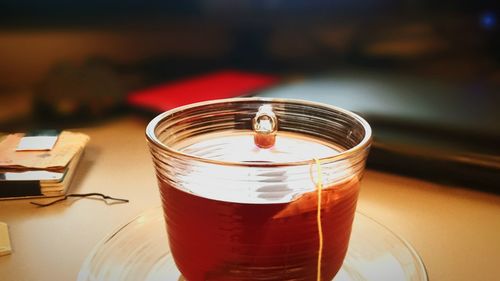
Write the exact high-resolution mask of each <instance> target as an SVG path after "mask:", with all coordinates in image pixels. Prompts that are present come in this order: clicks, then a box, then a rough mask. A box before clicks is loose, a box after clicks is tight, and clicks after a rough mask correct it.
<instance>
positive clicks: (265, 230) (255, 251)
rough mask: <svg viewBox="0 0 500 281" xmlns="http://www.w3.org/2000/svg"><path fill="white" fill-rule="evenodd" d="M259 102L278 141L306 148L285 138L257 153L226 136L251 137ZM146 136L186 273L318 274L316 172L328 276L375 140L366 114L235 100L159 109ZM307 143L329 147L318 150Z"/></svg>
mask: <svg viewBox="0 0 500 281" xmlns="http://www.w3.org/2000/svg"><path fill="white" fill-rule="evenodd" d="M265 104H267V105H271V106H272V109H273V111H274V113H275V114H276V116H277V119H278V121H279V124H278V137H277V140H276V142H277V145H276V147H278V142H280V138H281V139H282V140H283V141H282V143H279V144H283V143H285V141H284V140H285V139H286V138H288V139H294V138H298V139H301V140H303V141H304V142H305V143H306V145H305V146H297V147H298V148H300V149H295V147H293V146H291V147H287V146H285V145H282V146H283V147H282V148H280V149H281V150H280V153H277V154H272V155H271V154H269V155H270V156H269V155H267V154H262V155H267V156H265V157H263V158H258V157H257V158H256V157H254V156H255V155H254V154H252V153H253V152H255V150H256V149H257V148H256V147H254V146H252V144H251V143H250V144H249V143H246V142H244V141H242V143H241V144H240V143H238V142H236V143H235V141H234V139H232V141H230V140H231V139H230V138H229V139H228V137H232V136H242V138H241V139H242V140H248V139H251V136H252V134H253V131H252V118H253V117H254V116H255V114H256V113H257V111H258V109H259V107H261V106H262V105H265ZM146 135H147V138H148V141H149V144H150V149H151V153H152V156H153V162H154V165H155V169H156V173H157V177H158V182H159V187H160V194H161V196H162V203H163V208H164V211H165V220H166V225H167V233H168V237H169V243H170V247H171V250H172V255H173V257H174V260H175V262H176V264H177V266H178V268H179V270H180V271H181V272H182V273H183V275H184V277H185V278H186V279H187V280H189V281H197V280H315V277H316V276H317V275H316V274H317V270H316V265H317V256H318V243H319V241H318V239H319V238H318V228H317V220H316V218H317V217H316V215H317V208H318V201H319V200H318V197H317V193H316V188H317V187H318V184H319V182H318V181H319V179H320V177H318V176H317V172H318V171H321V184H322V186H323V191H322V197H321V202H319V203H321V208H320V209H321V215H322V222H323V223H322V224H323V236H324V252H323V259H322V261H321V265H322V266H321V273H322V276H323V278H322V280H331V279H332V278H333V276H334V275H335V273H336V272H337V271H338V269H339V268H340V266H341V264H342V260H343V258H344V256H345V253H346V250H347V245H348V240H349V236H350V231H351V225H352V220H353V216H354V212H355V207H356V201H357V196H358V190H359V181H360V179H361V176H362V173H363V170H364V165H365V162H366V157H367V154H368V150H369V146H370V142H371V130H370V127H369V125H368V124H367V123H366V121H364V120H363V119H362V118H360V117H359V116H357V115H355V114H353V113H351V112H348V111H345V110H342V109H339V108H336V107H332V106H329V105H324V104H319V103H312V102H307V101H300V100H281V99H261V98H239V99H227V100H219V101H211V102H204V103H199V104H194V105H189V106H185V107H181V108H177V109H174V110H171V111H168V112H165V113H163V114H161V115H159V116H158V117H156V118H155V119H153V120H152V121H151V123H150V124H149V125H148V128H147V131H146ZM246 137H247V138H246ZM206 140H210V142H206ZM219 140H220V141H219ZM307 142H310V143H311V144H313V143H314V144H320V146H324V147H327V148H328V149H329V150H328V149H326V150H325V149H323V150H321V151H322V152H321V153H318V150H315V149H312V148H313V147H314V146H313V145H311V146H307ZM205 143H206V145H205ZM308 147H311V149H308ZM325 151H327V152H326V153H325ZM328 151H330V152H331V153H328ZM259 155H261V154H259ZM318 163H319V165H321V167H318Z"/></svg>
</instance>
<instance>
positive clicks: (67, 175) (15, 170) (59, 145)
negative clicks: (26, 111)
mask: <svg viewBox="0 0 500 281" xmlns="http://www.w3.org/2000/svg"><path fill="white" fill-rule="evenodd" d="M51 137H52V138H53V143H51V142H52V140H51V139H50V138H51ZM88 141H89V137H88V136H87V135H85V134H81V133H74V132H69V131H63V132H61V133H60V134H59V133H58V134H57V135H56V137H55V138H54V136H31V135H29V136H28V135H25V134H11V135H7V136H6V137H4V138H3V139H2V140H0V198H1V199H6V198H21V197H40V196H47V197H49V196H60V195H64V194H65V193H66V191H67V190H68V187H69V185H70V182H71V179H72V178H73V174H74V171H75V169H76V167H77V165H78V163H79V161H80V159H81V156H82V154H83V151H84V149H85V146H86V145H87V143H88ZM51 144H52V145H51ZM37 145H38V147H37Z"/></svg>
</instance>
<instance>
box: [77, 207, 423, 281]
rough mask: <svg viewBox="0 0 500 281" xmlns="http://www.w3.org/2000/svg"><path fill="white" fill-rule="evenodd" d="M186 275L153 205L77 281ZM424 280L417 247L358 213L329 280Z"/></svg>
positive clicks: (105, 245)
mask: <svg viewBox="0 0 500 281" xmlns="http://www.w3.org/2000/svg"><path fill="white" fill-rule="evenodd" d="M97 280H99V281H107V280H109V281H111V280H113V281H118V280H123V281H125V280H131V281H132V280H133V281H137V280H144V281H160V280H161V281H184V280H185V279H184V278H183V277H182V276H181V274H180V273H179V271H178V270H177V268H176V266H175V264H174V261H173V259H172V255H171V254H170V250H169V247H168V242H167V236H166V231H165V224H164V219H163V211H162V209H161V208H160V207H158V208H154V209H151V210H149V211H147V212H145V213H143V214H142V215H140V216H138V217H137V218H135V219H133V220H132V221H131V222H129V223H127V224H125V225H124V226H122V227H121V228H119V229H118V230H117V231H116V232H114V233H113V234H111V235H110V236H109V237H107V238H105V239H104V240H103V241H101V242H100V243H99V244H98V245H97V246H96V247H95V248H94V249H93V250H92V252H91V253H90V254H89V255H88V257H87V258H86V260H85V262H84V263H83V265H82V268H81V270H80V273H79V274H78V281H97ZM388 280H391V281H427V280H428V279H427V274H426V271H425V267H424V265H423V263H422V260H421V259H420V257H419V256H418V255H417V253H416V252H415V250H414V249H413V248H412V247H411V246H410V245H409V244H408V242H406V241H405V240H403V239H402V238H400V237H398V236H397V235H395V234H394V233H393V232H391V231H390V230H389V229H387V228H386V227H384V226H383V225H381V224H379V223H377V222H376V221H374V220H373V219H371V218H369V217H367V216H366V215H363V214H361V213H359V212H357V213H356V218H355V221H354V226H353V231H352V236H351V241H350V245H349V250H348V253H347V257H346V259H345V261H344V264H343V265H342V268H341V269H340V271H339V273H338V274H337V275H336V277H335V278H334V279H333V281H388Z"/></svg>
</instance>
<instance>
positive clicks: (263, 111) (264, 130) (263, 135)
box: [252, 104, 278, 148]
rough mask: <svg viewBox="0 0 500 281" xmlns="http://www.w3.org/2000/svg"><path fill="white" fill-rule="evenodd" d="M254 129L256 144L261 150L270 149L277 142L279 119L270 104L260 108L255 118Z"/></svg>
mask: <svg viewBox="0 0 500 281" xmlns="http://www.w3.org/2000/svg"><path fill="white" fill-rule="evenodd" d="M252 128H253V130H254V132H255V134H254V142H255V145H257V146H258V147H260V148H270V147H272V146H273V145H274V143H275V142H276V133H277V132H278V118H276V114H274V112H273V107H272V106H271V105H270V104H265V105H262V106H260V107H259V110H258V111H257V114H255V117H254V118H253V122H252Z"/></svg>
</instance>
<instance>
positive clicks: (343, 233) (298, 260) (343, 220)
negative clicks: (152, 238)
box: [159, 178, 359, 281]
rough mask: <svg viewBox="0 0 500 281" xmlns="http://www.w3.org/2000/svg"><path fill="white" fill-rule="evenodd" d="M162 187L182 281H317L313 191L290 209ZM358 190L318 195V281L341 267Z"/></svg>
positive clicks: (349, 185) (348, 186)
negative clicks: (321, 230) (319, 268)
mask: <svg viewBox="0 0 500 281" xmlns="http://www.w3.org/2000/svg"><path fill="white" fill-rule="evenodd" d="M159 181H160V192H161V196H162V201H163V208H164V212H165V220H166V224H167V232H168V238H169V244H170V249H171V252H172V255H173V257H174V260H175V263H176V264H177V267H178V269H179V270H180V272H181V273H182V274H183V276H184V277H185V278H186V279H187V280H189V281H205V280H231V281H237V280H280V281H283V280H307V281H311V280H316V274H317V262H318V261H317V259H318V245H319V241H318V240H319V238H318V228H317V220H316V219H317V217H316V216H317V207H318V202H317V200H318V197H317V193H316V191H312V192H308V193H305V194H303V195H301V196H300V197H298V198H297V199H296V200H294V201H291V202H287V203H270V204H260V203H233V202H225V201H219V200H214V199H207V198H204V197H200V196H197V195H195V194H191V193H188V192H185V191H182V190H180V189H178V188H175V187H172V186H170V185H168V184H166V183H165V182H164V181H162V180H161V179H160V180H159ZM358 190H359V183H358V180H357V179H356V178H352V179H351V180H349V181H347V182H344V183H342V184H339V185H335V186H330V187H328V188H324V189H323V191H322V196H321V218H322V220H321V221H322V227H323V243H324V244H323V254H322V259H321V276H322V280H332V279H333V277H334V276H335V274H336V273H337V271H338V270H339V269H340V267H341V265H342V261H343V259H344V257H345V255H346V252H347V246H348V241H349V237H350V233H351V226H352V222H353V218H354V212H355V208H356V201H357V197H358Z"/></svg>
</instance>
